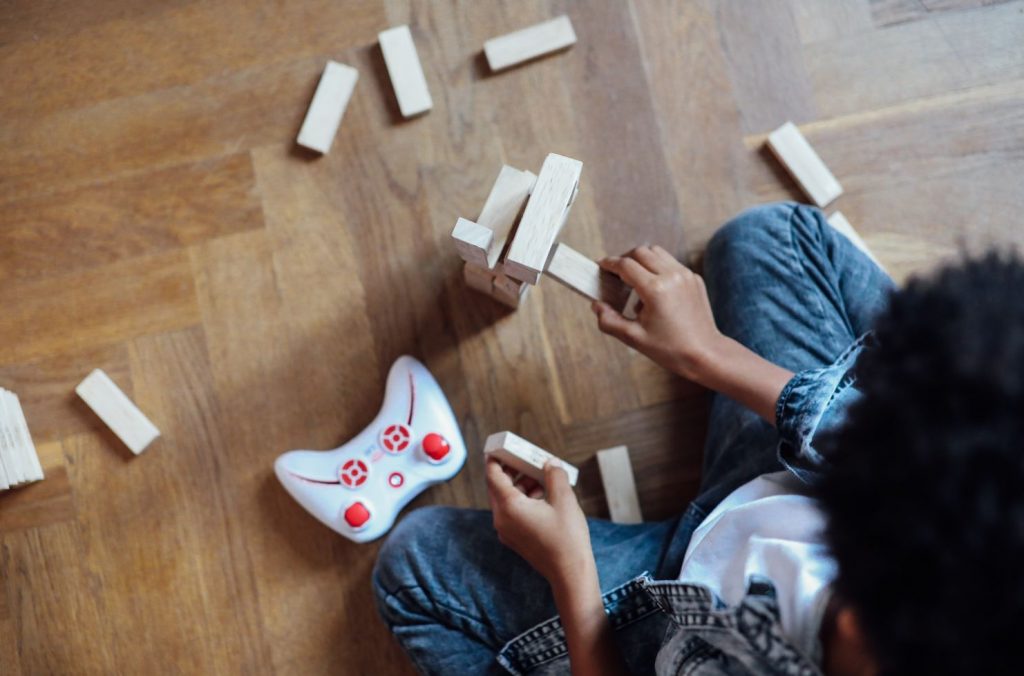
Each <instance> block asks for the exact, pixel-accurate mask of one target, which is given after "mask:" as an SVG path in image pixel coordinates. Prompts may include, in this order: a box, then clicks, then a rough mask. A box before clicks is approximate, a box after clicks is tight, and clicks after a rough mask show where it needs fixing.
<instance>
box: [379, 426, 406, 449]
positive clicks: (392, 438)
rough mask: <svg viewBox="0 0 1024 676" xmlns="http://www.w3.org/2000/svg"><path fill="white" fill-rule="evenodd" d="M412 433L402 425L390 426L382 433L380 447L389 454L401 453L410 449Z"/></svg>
mask: <svg viewBox="0 0 1024 676" xmlns="http://www.w3.org/2000/svg"><path fill="white" fill-rule="evenodd" d="M410 438H412V432H411V431H410V430H409V428H408V427H406V426H405V425H403V424H402V423H396V424H394V425H389V426H388V427H386V428H385V429H384V431H382V432H381V433H380V445H381V446H383V447H384V450H385V451H387V452H388V453H394V454H397V453H401V452H402V451H404V450H405V449H406V448H408V447H409V439H410Z"/></svg>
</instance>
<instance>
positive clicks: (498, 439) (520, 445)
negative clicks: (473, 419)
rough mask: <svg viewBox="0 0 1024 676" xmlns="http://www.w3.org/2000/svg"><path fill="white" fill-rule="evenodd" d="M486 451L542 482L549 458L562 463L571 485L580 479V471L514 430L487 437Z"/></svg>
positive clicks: (503, 462)
mask: <svg viewBox="0 0 1024 676" xmlns="http://www.w3.org/2000/svg"><path fill="white" fill-rule="evenodd" d="M484 453H485V454H487V455H490V456H494V457H495V458H497V459H498V460H500V461H501V462H502V464H505V465H508V466H509V467H511V468H512V469H514V470H516V471H517V472H522V473H523V474H525V475H526V476H528V477H532V478H534V479H536V480H537V481H540V482H541V483H543V482H544V464H545V463H546V462H547V461H548V460H556V461H558V462H559V463H561V465H562V467H563V468H564V469H565V472H566V474H568V475H569V485H570V486H575V485H576V480H577V479H579V476H580V471H579V470H578V469H576V468H575V467H573V466H572V465H570V464H569V463H567V462H565V461H564V460H560V459H559V458H556V457H555V456H553V455H551V454H550V453H548V452H547V451H545V450H544V449H543V448H540V447H539V446H534V445H533V444H531V443H530V442H529V441H527V440H526V439H523V438H522V437H520V436H517V435H515V434H513V433H512V432H497V433H495V434H492V435H491V436H489V437H487V441H486V442H484Z"/></svg>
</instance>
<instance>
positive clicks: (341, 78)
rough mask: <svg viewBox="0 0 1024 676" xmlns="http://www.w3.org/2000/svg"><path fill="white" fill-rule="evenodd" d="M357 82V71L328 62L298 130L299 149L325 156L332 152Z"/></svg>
mask: <svg viewBox="0 0 1024 676" xmlns="http://www.w3.org/2000/svg"><path fill="white" fill-rule="evenodd" d="M358 79H359V71H357V70H356V69H355V68H352V67H351V66H346V65H344V64H341V63H337V62H335V61H328V62H327V65H326V66H325V67H324V73H323V75H321V76H320V84H318V85H317V86H316V93H314V94H313V101H312V102H311V103H310V104H309V110H308V111H307V112H306V119H305V120H304V121H303V123H302V129H300V130H299V138H298V141H297V143H298V144H299V145H300V146H303V147H304V148H309V149H310V150H315V151H317V152H319V153H324V154H326V153H327V151H328V150H330V149H331V142H332V141H334V134H335V133H336V132H337V131H338V125H339V124H341V118H342V116H343V115H344V114H345V108H346V106H348V100H349V99H350V98H351V97H352V90H353V89H355V86H356V80H358Z"/></svg>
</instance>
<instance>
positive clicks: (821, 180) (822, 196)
mask: <svg viewBox="0 0 1024 676" xmlns="http://www.w3.org/2000/svg"><path fill="white" fill-rule="evenodd" d="M768 147H769V148H770V149H771V151H772V153H774V154H775V157H777V158H778V159H779V161H780V162H782V164H783V166H785V167H786V169H787V170H788V171H789V173H790V174H792V175H793V178H795V179H796V181H797V183H799V184H800V187H801V188H803V190H804V192H805V193H807V196H808V197H810V198H811V200H812V201H813V202H814V203H815V204H817V205H818V206H819V207H824V206H825V205H826V204H828V203H829V202H831V201H832V200H834V199H835V198H837V197H839V196H840V195H842V194H843V187H842V186H841V185H839V181H837V180H836V177H835V176H833V175H832V172H831V171H829V170H828V167H826V166H825V163H824V162H822V161H821V158H820V157H818V153H816V152H814V148H812V147H811V144H810V143H808V142H807V139H806V138H804V135H803V134H801V133H800V130H799V129H797V126H796V125H795V124H793V123H792V122H787V123H786V124H784V125H782V126H781V127H779V128H778V129H776V130H775V131H773V132H772V133H771V134H769V135H768Z"/></svg>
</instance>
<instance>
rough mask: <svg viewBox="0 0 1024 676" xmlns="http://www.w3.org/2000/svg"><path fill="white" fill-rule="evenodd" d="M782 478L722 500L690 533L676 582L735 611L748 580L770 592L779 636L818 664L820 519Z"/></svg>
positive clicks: (822, 596)
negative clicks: (704, 591) (762, 581)
mask: <svg viewBox="0 0 1024 676" xmlns="http://www.w3.org/2000/svg"><path fill="white" fill-rule="evenodd" d="M802 488H803V485H802V484H801V483H800V480H799V479H797V478H796V477H794V476H793V475H792V474H790V473H789V472H775V473H773V474H764V475H762V476H760V477H758V478H756V479H754V480H753V481H749V482H747V483H745V484H743V485H742V486H740V487H739V488H737V489H736V490H735V491H733V492H732V493H730V494H729V496H728V497H726V498H725V500H723V501H722V502H721V503H720V504H719V505H718V506H717V507H715V509H714V510H713V511H712V512H711V513H710V514H708V516H707V518H706V519H704V521H703V522H702V523H701V525H700V526H699V527H698V528H697V530H696V531H694V533H693V538H692V539H691V540H690V546H689V547H688V548H687V550H686V557H685V558H684V559H683V567H682V570H680V571H679V580H680V581H681V582H689V583H696V584H701V585H704V586H706V587H708V588H710V589H711V591H713V592H714V593H716V594H717V595H718V596H719V597H720V598H721V599H722V600H723V601H725V602H726V603H727V604H729V605H736V604H738V603H739V602H740V601H741V600H742V598H743V596H744V594H745V593H746V590H747V580H748V578H749V577H750V576H751V575H761V576H763V577H766V578H768V579H769V580H771V581H772V583H773V584H774V585H775V589H776V592H777V594H778V602H779V611H780V613H781V615H782V631H783V634H785V636H786V638H788V639H789V640H790V641H791V642H792V643H793V645H795V646H796V647H797V648H798V649H800V650H801V651H802V652H803V653H804V654H805V655H806V656H807V657H809V658H810V659H812V660H814V661H815V662H817V663H819V664H820V663H821V641H820V640H819V637H818V633H819V630H820V628H821V621H822V617H823V615H824V613H825V607H826V606H827V605H828V601H829V598H830V596H831V593H830V589H829V585H830V584H831V582H832V580H834V579H835V575H836V566H835V562H834V561H833V560H832V558H831V557H830V556H829V555H828V552H827V550H826V547H825V545H824V527H825V518H824V515H823V514H822V513H821V511H820V510H819V509H818V506H817V504H816V503H815V501H814V500H813V499H812V498H810V497H808V496H807V495H805V494H804V493H802V492H801V490H802Z"/></svg>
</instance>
